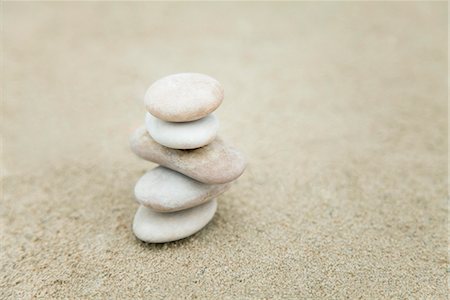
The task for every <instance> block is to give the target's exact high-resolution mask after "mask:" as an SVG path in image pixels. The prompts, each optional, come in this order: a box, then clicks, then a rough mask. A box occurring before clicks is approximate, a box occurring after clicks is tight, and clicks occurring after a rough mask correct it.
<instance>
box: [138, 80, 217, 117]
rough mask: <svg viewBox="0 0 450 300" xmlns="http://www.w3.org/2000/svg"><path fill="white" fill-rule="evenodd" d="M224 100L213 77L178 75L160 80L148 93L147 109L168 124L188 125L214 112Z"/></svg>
mask: <svg viewBox="0 0 450 300" xmlns="http://www.w3.org/2000/svg"><path fill="white" fill-rule="evenodd" d="M222 100H223V88H222V86H221V85H220V83H219V82H218V81H217V80H215V79H214V78H212V77H210V76H208V75H204V74H199V73H179V74H174V75H169V76H166V77H164V78H161V79H159V80H157V81H156V82H155V83H153V84H152V85H151V86H150V87H149V88H148V90H147V92H146V94H145V99H144V102H145V106H146V107H147V110H148V111H149V112H150V113H151V114H152V115H154V116H155V117H157V118H158V119H161V120H164V121H168V122H188V121H194V120H198V119H201V118H203V117H204V116H206V115H208V114H209V113H211V112H213V111H214V110H215V109H216V108H217V107H219V105H220V104H221V103H222Z"/></svg>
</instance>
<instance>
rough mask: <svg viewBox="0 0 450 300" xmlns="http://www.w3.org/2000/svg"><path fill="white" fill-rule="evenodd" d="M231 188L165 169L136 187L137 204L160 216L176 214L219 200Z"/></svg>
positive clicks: (152, 173) (151, 173)
mask: <svg viewBox="0 0 450 300" xmlns="http://www.w3.org/2000/svg"><path fill="white" fill-rule="evenodd" d="M229 187H230V184H229V183H225V184H205V183H201V182H199V181H197V180H194V179H192V178H189V177H187V176H185V175H183V174H181V173H178V172H175V171H172V170H170V169H167V168H165V167H162V166H159V167H156V168H154V169H152V170H150V171H148V172H147V173H145V174H144V175H143V176H142V177H141V178H140V179H139V181H138V182H137V183H136V186H135V187H134V195H135V196H136V199H137V201H138V202H139V203H140V204H142V205H144V206H146V207H150V208H151V209H153V210H155V211H159V212H173V211H178V210H182V209H186V208H190V207H193V206H197V205H200V204H202V203H204V202H206V201H208V200H210V199H212V198H216V197H217V196H219V195H220V194H222V193H223V192H225V191H226V190H228V189H229Z"/></svg>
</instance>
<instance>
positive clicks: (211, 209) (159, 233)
mask: <svg viewBox="0 0 450 300" xmlns="http://www.w3.org/2000/svg"><path fill="white" fill-rule="evenodd" d="M216 209H217V201H216V200H211V201H209V202H206V203H203V204H201V205H199V206H195V207H192V208H188V209H185V210H181V211H177V212H171V213H161V212H155V211H153V210H152V209H150V208H147V207H145V206H142V205H141V206H140V207H139V208H138V210H137V212H136V215H135V216H134V220H133V232H134V234H135V235H136V237H137V238H138V239H140V240H142V241H144V242H148V243H166V242H172V241H176V240H179V239H183V238H185V237H188V236H190V235H193V234H194V233H196V232H197V231H199V230H200V229H202V228H203V227H205V226H206V225H207V224H208V223H209V221H211V219H212V218H213V217H214V214H215V212H216Z"/></svg>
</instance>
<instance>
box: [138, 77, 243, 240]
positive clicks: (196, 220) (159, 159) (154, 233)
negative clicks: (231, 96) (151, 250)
mask: <svg viewBox="0 0 450 300" xmlns="http://www.w3.org/2000/svg"><path fill="white" fill-rule="evenodd" d="M222 100H223V88H222V87H221V85H220V84H219V82H218V81H217V80H215V79H213V78H211V77H209V76H206V75H203V74H196V73H181V74H175V75H171V76H167V77H164V78H162V79H160V80H158V81H156V82H155V83H154V84H153V85H152V86H150V88H149V89H148V91H147V93H146V95H145V105H146V108H147V110H148V112H147V114H146V118H145V127H142V128H138V129H137V130H136V131H135V132H134V134H133V135H132V137H131V140H130V143H131V149H132V150H133V152H134V153H135V154H136V155H138V156H139V157H141V158H143V159H145V160H149V161H151V162H154V163H157V164H159V166H158V167H156V168H154V169H152V170H150V171H148V172H147V173H146V174H144V176H142V177H141V178H140V179H139V181H138V182H137V184H136V187H135V196H136V199H137V201H138V202H139V203H140V204H141V205H140V207H139V209H138V211H137V212H136V215H135V217H134V221H133V231H134V234H135V235H136V236H137V237H138V238H139V239H140V240H142V241H145V242H149V243H164V242H170V241H175V240H178V239H182V238H185V237H188V236H190V235H192V234H194V233H196V232H197V231H199V230H200V229H202V228H203V227H204V226H206V224H208V222H209V221H210V220H211V219H212V218H213V216H214V214H215V212H216V209H217V202H216V200H215V198H216V197H217V196H219V195H220V194H222V193H223V192H225V191H226V190H227V189H228V188H229V187H230V182H231V181H233V180H235V179H236V178H238V177H239V176H240V175H241V174H242V173H243V172H244V169H245V160H244V157H243V156H242V154H241V153H240V152H238V151H237V150H236V149H234V148H232V147H230V146H228V145H227V144H225V143H224V141H223V140H222V139H221V138H219V137H217V136H216V135H217V131H218V128H219V121H218V120H217V118H216V117H215V116H214V114H212V112H213V111H214V110H215V109H216V108H217V107H219V105H220V104H221V103H222Z"/></svg>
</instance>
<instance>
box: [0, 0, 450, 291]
mask: <svg viewBox="0 0 450 300" xmlns="http://www.w3.org/2000/svg"><path fill="white" fill-rule="evenodd" d="M2 6H3V17H2V25H3V34H2V35H3V40H2V41H3V50H4V56H3V63H4V64H3V74H2V83H3V84H2V107H1V112H2V115H1V123H2V124H1V131H2V145H3V147H2V167H1V169H2V197H1V211H0V230H1V231H0V233H1V251H0V260H1V273H0V298H2V299H5V298H6V299H8V298H11V299H18V298H32V297H37V298H46V299H49V298H63V297H64V298H71V299H75V298H83V299H86V298H120V299H136V298H148V299H158V298H163V297H164V298H172V299H175V298H177V299H178V298H208V299H212V298H215V299H218V298H219V299H220V298H228V299H232V298H234V299H242V298H282V297H284V298H314V299H322V298H330V299H331V298H333V299H336V298H347V297H348V298H352V299H354V298H358V297H361V298H365V299H373V298H378V299H379V298H392V297H398V298H405V297H413V298H425V297H427V296H428V297H431V298H433V299H444V298H446V297H447V293H448V286H447V271H446V269H447V252H446V251H447V245H448V240H447V227H446V224H447V195H448V192H447V190H448V188H447V166H448V161H447V4H446V3H445V2H440V3H439V2H435V3H413V2H399V3H383V2H379V3H377V2H373V3H166V4H164V3H144V2H135V3H113V2H99V3H93V2H92V3H89V2H86V3H81V2H78V3H77V2H72V3H45V2H43V3H26V2H20V3H19V2H4V3H3V4H2ZM185 71H193V72H201V73H206V74H209V75H211V76H213V77H215V78H217V79H218V80H219V81H220V82H221V83H222V84H223V86H224V88H225V100H224V102H223V105H222V106H221V107H220V108H219V109H218V110H217V116H218V117H219V119H220V122H221V128H220V135H221V136H223V137H224V138H226V139H227V140H229V141H231V142H232V143H233V144H234V145H235V146H236V147H237V148H239V149H241V150H242V151H243V152H244V153H245V154H246V157H247V158H248V161H249V165H248V168H247V170H246V172H245V173H244V175H243V176H242V177H241V178H240V179H239V180H238V181H237V182H236V183H235V184H233V186H232V188H231V189H230V190H229V191H228V192H226V193H225V194H223V195H222V196H220V197H219V198H218V203H219V207H218V211H217V214H216V216H215V217H214V219H213V221H212V222H211V223H210V224H209V225H208V226H207V227H206V228H205V229H204V230H202V231H201V232H199V233H198V234H196V235H194V236H192V237H191V238H188V239H185V240H181V241H179V242H174V243H170V244H165V245H148V244H144V243H142V242H140V241H138V240H137V239H136V238H135V237H134V236H133V234H132V232H131V221H132V219H133V216H134V213H135V211H136V209H137V207H138V204H137V203H136V202H135V201H134V198H133V188H134V184H135V183H136V182H137V180H138V179H139V177H140V176H141V175H142V174H143V173H144V172H145V171H146V170H148V169H149V168H152V167H154V166H155V165H154V164H152V163H149V162H145V161H143V160H140V159H138V158H137V157H136V156H135V155H134V154H133V153H132V152H131V151H130V149H129V147H128V137H129V134H130V133H131V131H132V129H134V128H135V127H136V126H139V125H142V124H143V123H144V105H143V97H144V93H145V90H146V88H147V87H148V86H149V85H150V84H151V83H152V82H153V81H155V80H157V79H159V78H161V77H163V76H165V75H168V74H172V73H177V72H185Z"/></svg>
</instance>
